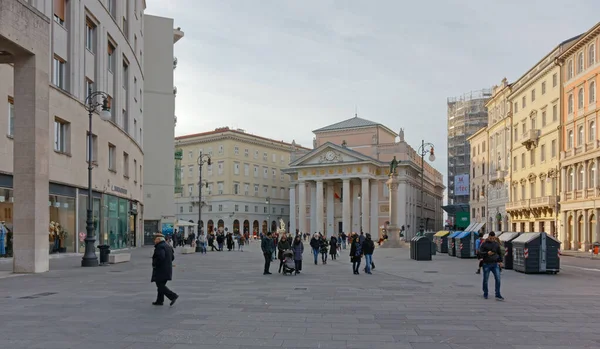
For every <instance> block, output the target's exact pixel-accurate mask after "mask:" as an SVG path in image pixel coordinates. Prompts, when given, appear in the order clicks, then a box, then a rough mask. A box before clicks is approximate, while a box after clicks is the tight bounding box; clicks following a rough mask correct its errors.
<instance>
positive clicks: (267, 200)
mask: <svg viewBox="0 0 600 349" xmlns="http://www.w3.org/2000/svg"><path fill="white" fill-rule="evenodd" d="M265 204H267V233H268V232H269V231H270V230H271V198H270V197H268V196H267V198H266V199H265Z"/></svg>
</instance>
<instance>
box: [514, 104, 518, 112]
mask: <svg viewBox="0 0 600 349" xmlns="http://www.w3.org/2000/svg"><path fill="white" fill-rule="evenodd" d="M514 109H515V113H517V112H519V104H518V103H517V102H515V107H514Z"/></svg>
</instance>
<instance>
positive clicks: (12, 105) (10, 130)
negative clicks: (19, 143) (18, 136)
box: [8, 97, 15, 137]
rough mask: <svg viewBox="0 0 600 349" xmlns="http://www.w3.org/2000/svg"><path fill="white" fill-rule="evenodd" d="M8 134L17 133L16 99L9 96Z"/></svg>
mask: <svg viewBox="0 0 600 349" xmlns="http://www.w3.org/2000/svg"><path fill="white" fill-rule="evenodd" d="M8 135H9V136H11V137H12V136H14V135H15V101H14V100H13V99H12V97H8Z"/></svg>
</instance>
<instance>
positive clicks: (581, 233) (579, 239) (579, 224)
mask: <svg viewBox="0 0 600 349" xmlns="http://www.w3.org/2000/svg"><path fill="white" fill-rule="evenodd" d="M584 235H585V231H583V215H580V216H579V219H578V220H577V245H575V246H573V247H574V248H575V249H576V250H578V249H579V248H580V247H581V243H582V242H583V237H584Z"/></svg>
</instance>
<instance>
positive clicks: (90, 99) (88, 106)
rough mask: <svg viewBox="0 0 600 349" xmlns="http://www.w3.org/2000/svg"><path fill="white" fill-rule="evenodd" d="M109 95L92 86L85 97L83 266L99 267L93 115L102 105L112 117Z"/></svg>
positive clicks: (102, 115) (103, 114)
mask: <svg viewBox="0 0 600 349" xmlns="http://www.w3.org/2000/svg"><path fill="white" fill-rule="evenodd" d="M98 97H102V103H100V102H98ZM108 99H109V95H108V94H106V93H105V92H100V91H96V92H92V89H91V88H90V89H89V90H88V96H87V97H86V99H85V106H84V107H85V110H87V112H88V117H89V131H88V136H87V142H88V144H87V146H88V151H87V157H88V198H87V200H88V202H87V214H86V219H85V224H86V229H85V230H86V235H85V240H84V241H85V253H84V254H83V258H82V259H81V266H82V267H97V266H98V257H96V247H95V246H94V243H95V242H96V234H95V233H94V219H93V213H92V210H93V198H92V169H93V157H92V155H93V150H92V145H93V144H92V143H93V142H92V141H93V138H94V137H93V133H92V115H94V113H95V112H97V111H98V107H102V110H101V111H100V118H101V119H102V120H104V121H108V120H110V119H111V117H112V114H111V112H110V104H109V101H108Z"/></svg>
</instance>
